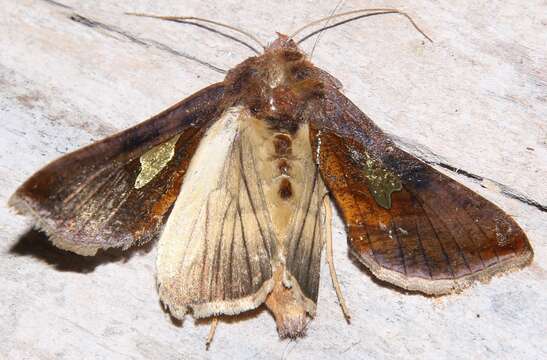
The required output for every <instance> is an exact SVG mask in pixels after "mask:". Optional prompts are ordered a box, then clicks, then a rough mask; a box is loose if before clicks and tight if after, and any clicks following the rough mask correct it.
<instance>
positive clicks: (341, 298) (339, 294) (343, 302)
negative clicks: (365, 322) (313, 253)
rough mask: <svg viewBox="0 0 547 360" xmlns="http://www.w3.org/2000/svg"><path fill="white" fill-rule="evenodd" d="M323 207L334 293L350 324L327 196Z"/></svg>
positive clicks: (328, 259) (324, 198) (328, 261)
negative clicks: (335, 257)
mask: <svg viewBox="0 0 547 360" xmlns="http://www.w3.org/2000/svg"><path fill="white" fill-rule="evenodd" d="M323 207H324V208H325V215H326V219H325V220H326V227H327V263H328V265H329V273H330V278H331V280H332V286H334V291H336V297H337V298H338V303H339V304H340V308H341V309H342V313H343V314H344V317H345V318H346V321H347V322H348V324H349V323H350V319H351V316H350V314H349V309H348V307H347V305H346V300H345V299H344V295H343V294H342V290H341V289H340V283H339V282H338V276H337V275H336V269H335V268H334V260H333V257H332V209H331V206H330V201H329V198H328V196H327V195H325V196H324V197H323Z"/></svg>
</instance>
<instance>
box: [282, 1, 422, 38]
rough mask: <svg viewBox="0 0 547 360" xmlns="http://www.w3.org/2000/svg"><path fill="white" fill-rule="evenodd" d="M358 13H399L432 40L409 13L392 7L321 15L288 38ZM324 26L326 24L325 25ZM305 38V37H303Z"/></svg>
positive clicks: (371, 14) (370, 14) (373, 14)
mask: <svg viewBox="0 0 547 360" xmlns="http://www.w3.org/2000/svg"><path fill="white" fill-rule="evenodd" d="M360 13H369V14H365V16H375V15H386V14H399V15H402V16H404V17H405V18H407V19H408V21H410V23H411V24H412V26H413V27H414V29H416V30H417V31H418V32H419V33H420V34H422V35H423V36H424V37H425V38H426V39H427V40H429V41H430V42H433V40H431V38H430V37H429V36H427V34H426V33H425V32H424V31H423V30H422V29H420V27H419V26H418V25H417V24H416V22H415V21H414V20H413V19H412V18H411V17H410V15H408V14H407V13H405V12H403V11H401V10H398V9H394V8H370V9H358V10H352V11H346V12H343V13H340V14H336V15H331V16H327V17H323V18H321V19H317V20H314V21H312V22H310V23H308V24H306V25H304V26H302V27H301V28H299V29H297V30H295V31H294V32H293V33H292V34H291V35H290V36H289V38H290V39H293V38H294V37H295V36H296V35H298V34H299V33H300V32H302V31H303V30H305V29H307V28H309V27H312V26H315V25H317V24H320V23H321V22H323V21H326V20H332V19H336V18H339V17H342V16H348V15H354V14H360ZM325 27H326V26H325ZM323 30H324V29H322V30H321V31H323ZM304 39H305V38H304ZM301 41H303V39H302V40H300V41H298V43H300V42H301Z"/></svg>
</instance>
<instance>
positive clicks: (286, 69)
mask: <svg viewBox="0 0 547 360" xmlns="http://www.w3.org/2000/svg"><path fill="white" fill-rule="evenodd" d="M224 83H225V85H226V87H225V100H226V101H227V102H228V104H227V105H229V106H233V105H244V106H246V107H248V109H249V111H250V112H251V113H252V114H253V115H254V116H256V117H260V118H264V119H274V120H275V119H285V120H284V121H289V120H287V119H293V120H295V118H296V117H297V116H298V114H300V113H301V112H302V111H304V108H305V107H306V106H307V105H308V100H310V99H314V98H318V97H321V96H322V95H323V88H324V85H325V84H324V79H323V78H322V77H321V76H320V73H319V70H318V69H317V68H316V67H315V66H313V64H312V63H311V62H310V61H309V60H308V59H307V57H306V55H305V54H304V52H302V51H301V50H300V49H299V48H298V46H297V45H296V43H295V41H294V40H292V39H290V38H289V37H288V36H286V35H283V34H278V38H277V39H276V40H275V41H274V42H273V43H271V44H270V45H269V46H267V47H266V48H265V50H264V52H263V53H262V54H261V55H259V56H255V57H251V58H248V59H247V60H245V61H244V62H242V63H241V64H239V65H238V66H236V67H235V68H234V69H232V70H230V71H229V73H228V75H227V76H226V79H225V81H224ZM291 121H292V120H291ZM291 121H289V122H291ZM295 121H296V120H295Z"/></svg>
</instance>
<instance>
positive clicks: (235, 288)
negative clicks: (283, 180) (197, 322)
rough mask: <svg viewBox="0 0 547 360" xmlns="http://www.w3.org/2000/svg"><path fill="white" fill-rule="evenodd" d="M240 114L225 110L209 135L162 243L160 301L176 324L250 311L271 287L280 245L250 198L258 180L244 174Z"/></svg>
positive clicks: (202, 144)
mask: <svg viewBox="0 0 547 360" xmlns="http://www.w3.org/2000/svg"><path fill="white" fill-rule="evenodd" d="M241 113H242V111H241V109H240V108H232V109H230V110H228V111H226V112H225V113H224V114H223V115H222V117H221V118H220V119H219V120H218V121H217V122H216V123H215V124H214V125H213V126H212V127H211V128H210V129H209V130H208V132H207V134H206V135H205V137H204V138H203V140H202V142H201V143H200V146H199V148H198V150H197V152H196V154H195V155H194V157H193V159H192V162H191V164H190V167H189V169H188V172H187V175H186V178H185V180H184V184H183V185H182V188H181V192H180V195H179V197H178V199H177V201H176V202H175V205H174V207H173V210H172V212H171V215H170V217H169V219H168V221H167V223H166V225H165V229H164V231H163V234H162V235H161V237H160V241H159V249H158V259H157V277H158V284H159V292H160V297H161V299H162V301H163V302H164V304H166V305H167V306H168V307H169V309H170V311H171V313H172V314H173V315H174V316H176V317H178V318H182V317H183V316H184V314H185V313H186V312H187V311H188V310H189V309H192V311H193V315H194V317H207V316H210V315H214V314H237V313H240V312H242V311H245V310H249V309H253V308H256V307H257V306H258V305H260V304H261V303H263V302H264V300H265V298H266V296H267V295H268V293H269V292H270V291H271V289H272V288H273V281H272V279H271V278H272V267H271V261H270V259H271V255H270V254H271V253H272V251H274V248H275V244H273V242H272V240H271V239H272V238H271V236H270V232H269V230H267V229H262V228H261V227H260V224H261V223H264V222H266V221H265V211H264V207H263V206H262V205H261V204H255V203H253V199H252V198H251V195H250V194H251V193H257V184H256V180H255V179H253V178H252V175H253V174H252V173H251V174H250V177H245V176H243V175H242V173H243V171H241V158H242V157H241V154H240V149H241V147H240V137H239V124H240V117H241V116H242V115H241Z"/></svg>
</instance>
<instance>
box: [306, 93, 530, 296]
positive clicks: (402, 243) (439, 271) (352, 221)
mask: <svg viewBox="0 0 547 360" xmlns="http://www.w3.org/2000/svg"><path fill="white" fill-rule="evenodd" d="M316 107H317V108H320V111H315V112H314V114H313V116H310V122H311V132H310V133H311V137H312V143H313V144H314V146H315V148H316V149H317V151H316V162H317V163H318V164H319V168H320V171H321V174H322V176H323V179H324V182H325V184H326V185H327V187H328V189H329V190H330V192H331V195H332V196H333V198H334V200H335V202H336V204H337V206H338V208H339V209H340V211H341V214H342V217H343V219H344V222H345V224H346V228H347V231H348V242H349V245H350V248H351V250H352V252H353V253H355V254H356V256H357V258H358V259H359V260H360V261H362V262H363V263H364V264H365V265H366V266H367V267H368V268H369V269H370V270H371V272H372V273H373V274H374V275H375V276H377V277H378V278H380V279H381V280H384V281H387V282H390V283H392V284H394V285H397V286H400V287H402V288H405V289H408V290H416V291H420V292H423V293H426V294H434V295H440V294H445V293H450V292H453V291H457V290H459V289H462V288H464V287H466V286H468V285H469V284H471V283H472V282H473V281H474V280H487V279H489V278H490V277H492V276H493V275H494V274H496V273H499V272H504V271H508V270H511V269H513V268H518V267H521V266H524V265H526V264H528V263H529V262H530V261H531V259H532V255H533V253H532V249H531V247H530V244H529V243H528V240H527V238H526V235H525V234H524V232H523V231H522V230H521V228H520V227H519V226H518V224H517V223H516V222H515V221H514V220H513V219H512V218H511V217H510V216H508V215H507V214H505V213H504V212H503V211H502V210H501V209H500V208H498V207H497V206H496V205H494V204H492V203H491V202H489V201H488V200H486V199H484V198H482V197H481V196H479V195H477V194H476V193H474V192H472V191H471V190H469V189H467V188H466V187H464V186H463V185H461V184H459V183H458V182H456V181H454V180H452V179H450V178H449V177H447V176H445V175H443V174H441V173H440V172H438V171H437V170H435V169H434V168H432V167H431V166H429V165H427V164H425V163H424V162H422V161H420V160H418V159H417V158H415V157H414V156H412V155H410V154H408V153H406V152H404V151H402V150H401V149H399V148H397V146H395V144H394V143H393V142H392V141H391V140H390V139H388V138H387V137H386V136H385V135H384V134H383V133H382V131H381V130H380V129H379V128H377V127H376V126H375V125H374V123H373V122H372V121H371V120H370V119H369V118H368V117H367V116H366V115H365V114H363V113H362V112H361V111H360V110H359V109H358V108H357V107H356V106H355V105H354V104H352V103H351V102H350V101H349V100H348V99H347V98H346V97H345V96H343V95H342V94H340V93H339V92H338V91H336V90H334V89H332V90H329V91H326V93H325V97H324V98H323V99H322V101H321V103H320V105H316Z"/></svg>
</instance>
